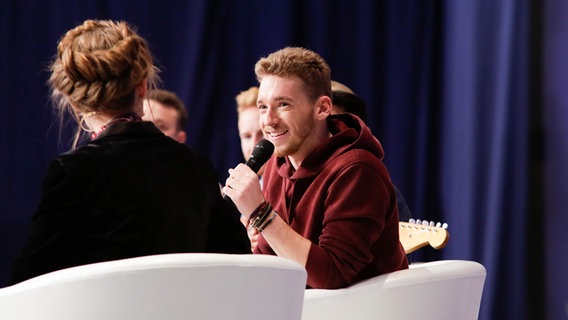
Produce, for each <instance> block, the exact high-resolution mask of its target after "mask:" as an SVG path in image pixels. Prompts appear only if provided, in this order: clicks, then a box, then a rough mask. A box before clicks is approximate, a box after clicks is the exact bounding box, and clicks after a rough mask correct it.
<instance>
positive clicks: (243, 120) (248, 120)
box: [238, 106, 264, 176]
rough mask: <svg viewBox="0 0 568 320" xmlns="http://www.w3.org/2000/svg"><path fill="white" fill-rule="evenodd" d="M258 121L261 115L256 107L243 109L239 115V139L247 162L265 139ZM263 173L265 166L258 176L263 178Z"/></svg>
mask: <svg viewBox="0 0 568 320" xmlns="http://www.w3.org/2000/svg"><path fill="white" fill-rule="evenodd" d="M258 121H259V115H258V108H257V107H256V106H250V107H248V108H246V109H243V110H242V111H241V113H240V114H239V122H238V128H239V137H240V138H241V150H242V152H243V157H244V158H245V160H248V159H249V158H250V155H251V154H252V150H253V149H254V146H255V145H256V144H257V143H258V142H259V141H260V140H262V138H263V135H262V130H260V125H259V123H258ZM263 171H264V166H263V167H262V168H260V170H259V171H258V172H257V174H258V175H259V176H262V173H263Z"/></svg>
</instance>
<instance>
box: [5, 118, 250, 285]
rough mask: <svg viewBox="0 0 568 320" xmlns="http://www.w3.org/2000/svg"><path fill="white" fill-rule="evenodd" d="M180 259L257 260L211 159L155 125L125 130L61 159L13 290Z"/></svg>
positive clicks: (16, 268)
mask: <svg viewBox="0 0 568 320" xmlns="http://www.w3.org/2000/svg"><path fill="white" fill-rule="evenodd" d="M176 252H217V253H251V251H250V242H249V239H248V237H247V234H246V229H245V228H244V227H243V225H242V224H241V223H240V221H239V212H238V211H237V210H236V209H235V208H234V207H233V205H232V204H229V203H227V202H226V201H224V200H223V199H222V197H221V193H220V189H219V184H218V180H217V175H216V173H215V171H214V169H213V166H212V164H211V161H210V160H209V158H207V157H206V156H204V155H201V154H199V153H197V152H196V151H194V150H192V149H190V148H188V147H187V146H186V145H183V144H180V143H178V142H176V141H174V140H172V139H170V138H168V137H166V136H165V135H163V134H162V133H161V132H160V131H159V130H158V129H157V128H156V127H155V126H154V125H153V124H152V123H151V122H127V123H124V122H122V123H116V124H113V125H111V126H109V127H108V128H107V129H106V130H105V131H104V132H103V133H102V134H101V135H100V136H99V137H98V138H97V139H95V140H93V141H91V142H89V143H88V144H86V145H85V146H82V147H80V148H77V149H76V150H73V151H71V152H68V153H65V154H62V155H61V156H59V157H58V158H56V159H55V160H54V161H53V162H52V163H51V166H50V168H49V171H48V173H47V177H46V179H45V181H44V185H43V192H42V198H41V202H40V205H39V207H38V209H37V211H36V212H35V214H34V217H33V222H32V230H31V234H30V236H29V238H28V240H27V242H26V244H25V246H24V248H23V250H22V253H21V255H20V256H19V257H18V258H17V259H16V261H15V262H14V265H13V269H12V274H11V276H10V279H9V283H10V284H14V283H17V282H20V281H23V280H26V279H28V278H31V277H35V276H38V275H40V274H44V273H47V272H51V271H54V270H58V269H63V268H68V267H73V266H78V265H83V264H88V263H94V262H101V261H108V260H116V259H123V258H130V257H137V256H144V255H152V254H163V253H176Z"/></svg>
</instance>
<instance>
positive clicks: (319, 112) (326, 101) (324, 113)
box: [316, 96, 332, 119]
mask: <svg viewBox="0 0 568 320" xmlns="http://www.w3.org/2000/svg"><path fill="white" fill-rule="evenodd" d="M331 107H332V103H331V98H329V97H328V96H321V97H319V98H318V100H317V101H316V117H317V118H318V119H326V118H327V117H328V116H329V115H330V114H331Z"/></svg>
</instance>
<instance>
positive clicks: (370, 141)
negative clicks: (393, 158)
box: [276, 113, 384, 180]
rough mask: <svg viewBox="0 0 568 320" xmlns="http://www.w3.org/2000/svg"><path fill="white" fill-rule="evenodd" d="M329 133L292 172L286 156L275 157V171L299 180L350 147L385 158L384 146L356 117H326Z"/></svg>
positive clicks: (315, 172) (316, 170) (313, 174)
mask: <svg viewBox="0 0 568 320" xmlns="http://www.w3.org/2000/svg"><path fill="white" fill-rule="evenodd" d="M327 122H328V128H329V131H330V132H331V134H332V136H331V137H329V138H328V139H327V140H326V141H324V142H323V143H321V144H320V145H319V146H318V147H316V148H315V149H314V150H313V151H312V152H311V153H310V155H309V156H307V157H306V158H305V159H304V161H302V164H301V165H300V167H299V168H298V169H297V170H296V171H295V172H294V168H293V167H292V164H291V163H290V161H289V160H288V157H283V158H276V166H277V168H278V169H277V171H278V174H279V175H280V176H282V177H285V178H290V179H292V180H294V179H301V178H307V177H311V176H315V175H317V174H318V173H319V172H321V170H322V169H323V168H324V167H325V166H326V165H327V164H328V163H329V162H331V161H333V160H334V159H335V158H337V157H339V156H341V155H342V154H344V153H345V152H347V151H349V150H352V149H362V150H366V151H368V152H370V153H371V154H373V155H375V156H376V157H377V158H378V159H379V160H382V159H383V158H384V152H383V147H382V146H381V143H380V142H379V140H378V139H377V138H376V137H375V136H373V134H372V133H371V129H370V128H369V127H368V126H367V125H366V124H365V123H364V122H363V120H361V119H360V118H359V117H357V116H355V115H352V114H349V113H342V114H336V115H330V116H329V117H328V118H327Z"/></svg>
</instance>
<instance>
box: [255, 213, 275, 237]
mask: <svg viewBox="0 0 568 320" xmlns="http://www.w3.org/2000/svg"><path fill="white" fill-rule="evenodd" d="M277 215H278V213H277V212H276V210H272V216H271V217H270V219H267V220H266V221H265V222H264V223H263V224H262V225H261V226H260V227H258V228H256V230H258V233H262V231H264V229H266V227H268V225H269V224H270V223H271V222H272V220H274V218H276V216H277Z"/></svg>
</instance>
